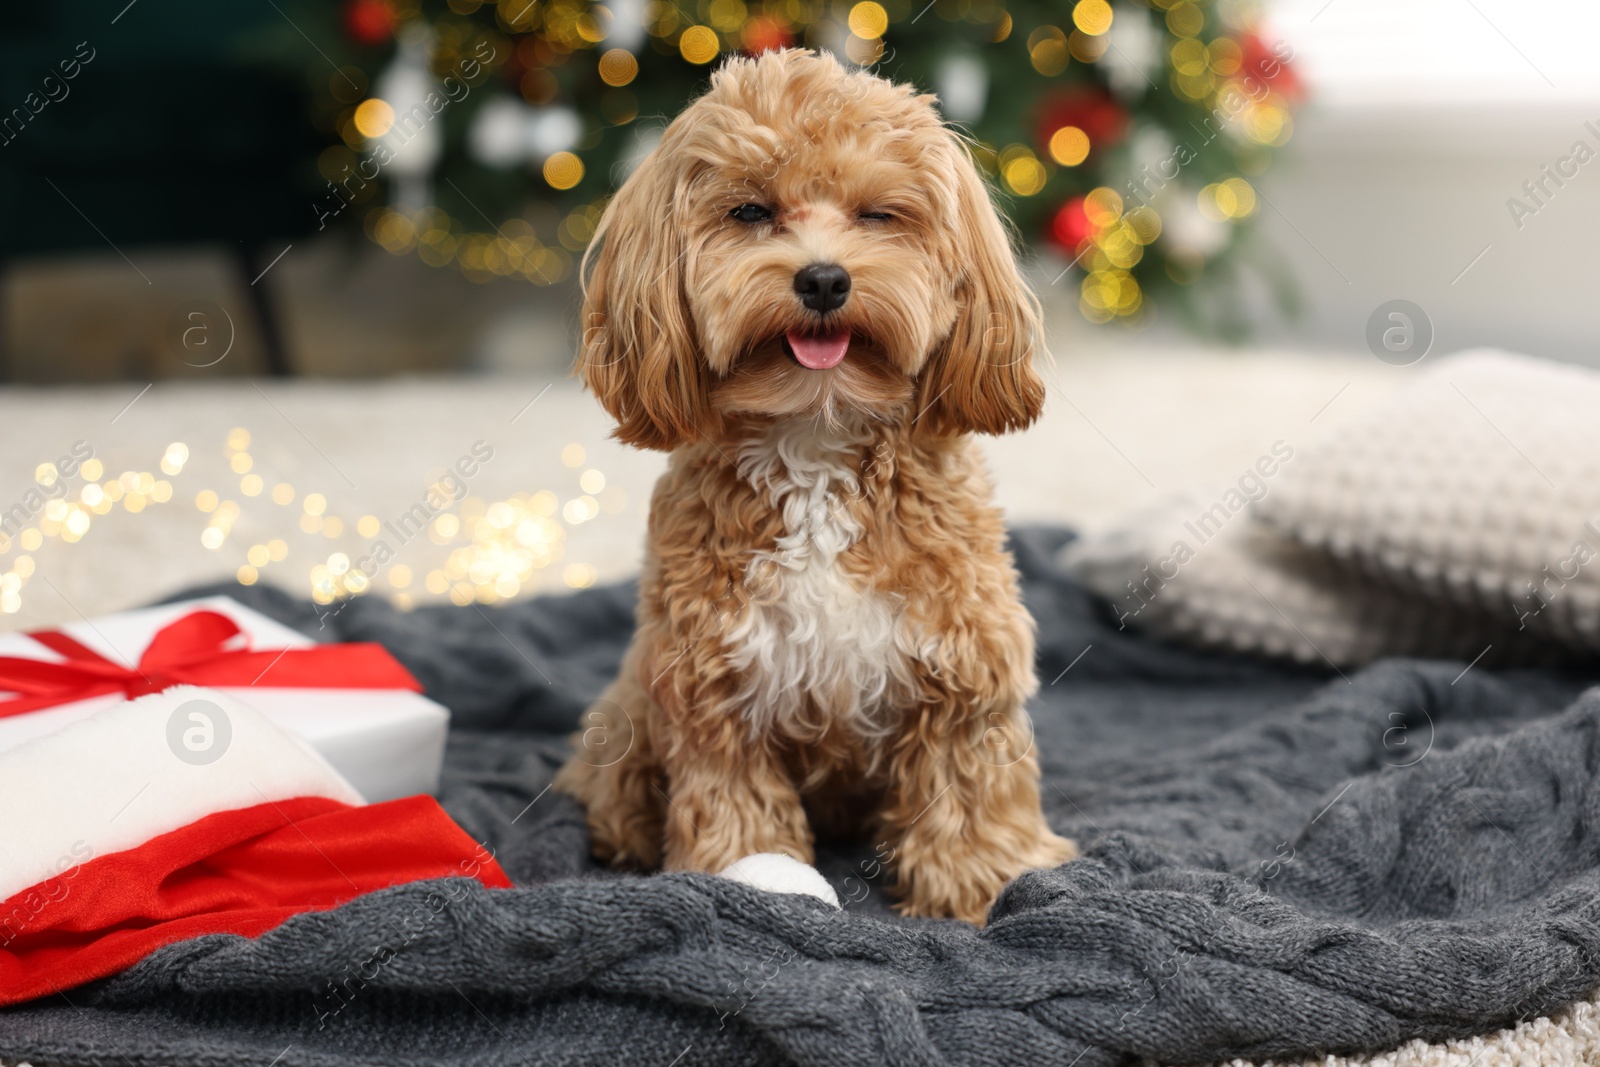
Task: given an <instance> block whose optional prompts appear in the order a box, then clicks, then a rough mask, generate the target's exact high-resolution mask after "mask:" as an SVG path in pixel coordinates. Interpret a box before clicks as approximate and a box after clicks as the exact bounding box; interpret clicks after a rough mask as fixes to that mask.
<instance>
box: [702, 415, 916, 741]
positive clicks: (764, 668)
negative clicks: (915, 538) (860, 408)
mask: <svg viewBox="0 0 1600 1067" xmlns="http://www.w3.org/2000/svg"><path fill="white" fill-rule="evenodd" d="M869 440H870V434H868V433H867V432H866V431H864V430H862V429H859V428H845V429H837V430H835V429H826V428H821V427H819V426H818V425H817V424H816V423H815V422H812V421H810V420H804V421H797V422H794V423H780V424H778V425H776V426H774V427H773V429H772V430H770V431H769V432H768V433H767V434H766V435H765V436H764V437H762V438H760V439H758V440H757V441H754V442H752V443H750V444H747V445H746V446H745V447H744V448H743V449H741V450H740V453H739V471H740V474H741V475H742V476H743V477H744V478H745V479H746V480H747V481H749V482H750V483H751V485H753V486H754V487H755V488H756V490H757V491H758V492H761V493H763V494H765V496H766V497H767V499H768V500H769V501H770V502H771V504H772V506H773V507H774V508H776V509H777V510H778V511H779V512H780V514H781V515H782V516H783V527H784V531H785V532H784V534H783V536H782V537H780V538H779V539H778V543H777V546H776V548H775V549H774V550H772V551H770V552H758V553H756V554H755V556H754V557H753V558H752V559H751V561H750V563H749V565H748V567H747V568H746V571H745V587H746V594H747V597H748V599H747V601H746V602H745V603H743V604H742V606H741V608H740V610H739V613H738V615H737V617H736V618H735V619H734V620H733V623H732V625H731V627H730V629H729V644H730V649H729V658H730V660H731V661H732V663H733V666H734V667H735V668H736V669H738V670H739V671H740V672H741V673H742V674H743V676H744V678H745V682H744V686H743V690H742V692H741V693H740V698H741V703H742V705H743V707H744V708H745V715H746V716H747V717H748V718H749V719H750V720H751V723H752V725H753V726H755V727H757V728H760V729H771V728H777V729H778V730H780V731H782V732H785V733H790V734H793V735H796V736H801V737H805V736H815V735H817V734H819V733H820V732H821V731H822V730H824V729H826V728H827V727H828V726H829V725H830V724H832V725H842V726H846V727H848V728H850V729H853V730H855V731H856V732H858V733H860V734H862V735H866V736H870V735H873V734H877V733H880V732H882V731H883V730H884V729H885V728H886V727H887V725H888V723H887V722H886V721H885V716H884V712H885V710H886V708H885V706H886V703H887V699H886V698H888V697H889V696H890V695H891V694H892V692H893V691H894V689H895V688H897V687H900V686H903V685H904V684H905V683H906V682H907V679H908V676H909V673H910V666H911V661H910V657H909V656H908V654H907V652H908V649H909V647H910V643H909V642H908V640H907V638H906V635H905V634H903V633H902V632H901V624H900V621H899V613H900V605H899V603H898V602H897V601H896V600H895V598H891V597H888V596H885V595H883V594H879V593H876V592H873V591H871V590H869V589H861V588H858V587H857V584H856V583H855V582H853V581H852V580H851V579H850V577H849V576H848V575H847V574H846V573H845V572H844V570H843V569H842V568H841V567H840V565H839V559H840V556H842V555H843V554H844V552H845V550H846V549H848V548H849V547H850V546H851V545H853V544H854V543H855V542H856V541H857V540H859V539H860V537H861V535H862V530H861V526H860V524H859V523H858V522H857V521H856V519H855V517H854V514H853V509H852V503H853V501H854V499H855V497H856V495H857V494H859V493H860V492H861V473H862V460H861V457H862V454H863V446H864V445H865V444H867V442H868V441H869Z"/></svg>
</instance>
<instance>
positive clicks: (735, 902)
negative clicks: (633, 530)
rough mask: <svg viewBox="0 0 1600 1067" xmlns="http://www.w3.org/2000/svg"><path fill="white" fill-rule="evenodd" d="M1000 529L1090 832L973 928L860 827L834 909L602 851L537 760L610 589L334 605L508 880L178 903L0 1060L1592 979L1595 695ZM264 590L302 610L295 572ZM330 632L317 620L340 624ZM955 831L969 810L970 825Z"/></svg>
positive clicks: (1562, 986)
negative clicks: (654, 869) (1140, 631)
mask: <svg viewBox="0 0 1600 1067" xmlns="http://www.w3.org/2000/svg"><path fill="white" fill-rule="evenodd" d="M1065 539H1066V535H1065V534H1062V533H1059V532H1052V531H1037V530H1036V531H1030V532H1024V533H1022V534H1019V535H1018V536H1017V538H1016V546H1017V549H1018V554H1019V564H1020V566H1021V568H1022V571H1023V575H1024V595H1025V597H1026V599H1027V602H1028V605H1029V607H1030V609H1031V610H1032V611H1033V613H1034V614H1035V616H1036V617H1037V619H1038V621H1039V625H1040V673H1041V677H1042V682H1043V689H1042V693H1041V696H1040V697H1039V699H1038V701H1037V702H1036V703H1035V705H1034V708H1033V710H1034V715H1035V721H1036V733H1037V744H1038V748H1039V752H1040V754H1041V763H1042V765H1043V768H1044V775H1045V779H1046V786H1045V789H1044V802H1045V806H1046V811H1047V814H1048V815H1049V817H1050V820H1051V822H1052V824H1053V825H1054V827H1055V828H1056V829H1057V830H1058V831H1060V832H1062V833H1066V834H1070V835H1072V836H1074V837H1076V838H1077V839H1078V840H1079V841H1080V843H1082V845H1083V846H1084V847H1085V856H1084V858H1083V859H1080V860H1078V861H1075V862H1073V863H1070V864H1068V865H1067V866H1065V867H1063V868H1061V869H1058V870H1053V871H1040V872H1031V873H1028V874H1025V875H1023V876H1022V877H1021V878H1019V879H1018V880H1017V881H1016V882H1014V883H1012V885H1011V886H1010V887H1009V888H1008V889H1007V890H1006V891H1005V893H1004V894H1003V895H1002V897H1001V899H1000V900H999V901H998V903H997V904H996V906H995V909H994V912H993V915H992V917H991V922H990V924H989V925H988V926H987V928H985V929H983V930H977V929H975V928H973V927H970V926H966V925H962V924H959V923H954V922H936V921H908V920H899V919H896V918H894V917H893V915H892V914H891V913H890V912H889V911H888V901H887V899H886V898H885V895H884V892H883V890H884V887H883V885H882V878H883V875H882V873H881V871H880V870H879V868H878V867H877V865H876V864H875V862H874V861H873V847H872V842H870V841H867V842H864V843H862V844H861V845H860V846H851V847H842V846H841V847H834V848H830V849H824V850H823V852H822V854H821V855H820V856H819V859H818V866H819V867H820V869H821V870H822V872H823V873H824V874H825V875H826V876H828V877H829V879H830V881H832V882H833V884H834V886H835V888H836V889H838V891H839V895H840V897H841V898H842V899H843V900H844V901H845V902H846V910H844V911H842V912H841V911H836V910H834V909H833V908H831V907H829V906H828V905H825V904H823V903H821V902H819V901H814V900H810V899H808V898H804V897H796V896H789V895H780V894H773V893H765V892H761V891H759V890H756V889H753V888H751V887H749V886H746V885H741V884H738V883H735V882H732V881H729V880H726V879H719V878H712V877H707V876H700V875H688V874H671V875H659V876H650V877H640V876H631V875H618V874H612V873H608V872H604V871H600V870H597V869H595V868H594V866H593V865H592V863H591V862H590V860H589V859H588V855H587V846H586V840H585V832H584V828H583V822H582V818H581V814H580V812H579V811H578V810H577V808H576V806H575V805H574V804H572V803H571V802H570V801H568V800H567V799H565V798H564V797H562V796H560V795H558V794H555V793H553V792H547V791H546V787H547V786H548V784H549V782H550V779H551V777H552V775H553V773H554V770H555V768H556V766H557V765H558V762H559V761H560V759H561V758H562V755H563V752H564V743H563V741H562V740H561V735H562V733H563V732H564V731H566V730H568V729H570V728H571V727H572V726H573V724H574V723H575V722H576V721H577V716H578V714H579V712H580V710H581V708H582V706H583V704H584V701H585V700H586V699H588V698H589V697H591V696H593V695H594V694H595V693H597V692H598V691H599V689H600V687H601V686H602V685H603V684H604V682H605V681H606V680H607V677H608V676H609V674H610V673H611V672H612V671H613V670H614V669H615V667H616V664H617V662H618V660H619V658H620V656H621V652H622V649H623V646H624V642H625V641H626V639H627V636H628V633H629V630H630V626H631V614H632V612H631V607H632V605H631V591H630V590H629V589H626V588H611V589H599V590H590V591H586V592H584V593H580V594H577V595H574V596H570V597H565V598H559V599H558V598H545V599H537V600H531V601H523V602H520V603H516V604H513V605H509V606H506V607H502V608H493V609H485V610H483V611H481V612H480V611H479V610H477V609H475V608H467V609H455V608H428V609H421V610H418V611H416V612H413V613H410V614H402V613H397V612H395V611H393V610H392V609H391V608H389V607H388V606H387V605H385V604H383V603H381V602H379V601H377V600H365V599H364V600H358V601H354V602H351V603H349V604H347V605H346V606H345V607H344V608H343V610H342V611H341V612H340V613H339V614H338V615H337V616H334V617H333V618H331V619H330V620H329V622H330V625H331V627H332V628H333V630H334V631H335V635H336V636H337V637H339V638H341V639H351V640H354V639H361V640H377V641H381V642H383V643H384V644H386V645H388V646H389V647H390V648H391V649H393V650H394V651H395V653H396V654H397V655H398V656H399V657H400V658H401V659H402V660H403V661H404V662H405V663H406V665H407V666H408V667H409V668H411V669H412V670H413V671H414V672H415V673H416V674H417V676H418V677H419V678H421V679H422V680H423V681H424V683H425V684H426V685H427V687H428V690H429V692H430V693H431V695H433V696H435V697H436V698H438V699H440V700H442V701H443V702H445V703H446V704H448V705H450V706H451V707H452V708H453V709H454V712H455V716H456V718H455V723H454V730H453V736H452V740H451V744H450V749H449V752H448V755H447V768H446V776H445V782H446V785H445V788H444V793H443V797H442V801H443V803H444V805H445V806H446V808H447V809H448V810H449V811H450V812H451V814H452V815H454V816H455V817H456V818H457V819H458V820H459V821H460V822H461V823H462V825H463V826H465V827H466V828H467V830H468V831H469V832H471V833H472V834H474V835H475V836H477V837H478V838H480V839H481V840H484V841H486V842H488V844H489V845H490V846H491V847H493V848H494V849H495V851H496V853H497V855H498V856H499V858H500V860H501V862H502V864H503V865H504V866H505V868H506V870H507V872H508V873H509V874H510V875H511V876H512V878H513V879H514V880H516V881H517V883H518V884H519V888H517V889H513V890H504V891H488V890H484V889H482V888H481V887H478V886H475V885H472V884H467V883H464V882H461V881H458V880H445V881H440V882H433V883H425V884H418V885H409V886H402V887H398V888H395V889H392V890H387V891H384V892H381V893H376V894H372V895H370V896H367V897H364V898H361V899H358V900H356V901H354V902H352V903H350V904H348V905H346V906H344V907H341V908H338V909H336V910H333V911H330V912H322V913H317V914H310V915H305V916H301V917H298V918H295V919H293V920H290V921H289V922H288V923H285V924H284V925H283V926H281V927H279V928H278V929H276V930H273V931H271V932H269V933H267V934H265V935H263V936H262V937H260V938H257V939H255V940H247V939H243V938H238V937H231V936H216V937H207V938H199V939H196V940H193V941H188V942H184V943H181V944H178V945H174V946H171V947H169V948H167V949H164V950H162V951H160V952H158V953H156V954H155V955H154V956H152V957H150V958H149V959H147V960H146V961H145V962H143V963H142V964H140V965H139V966H137V967H135V968H133V969H132V970H130V971H128V972H126V973H124V974H122V975H120V976H117V977H115V978H112V979H110V980H108V981H106V982H103V983H100V984H98V985H96V986H94V987H88V988H82V989H77V990H72V991H69V992H68V993H66V994H64V995H61V996H57V997H52V998H46V999H44V1000H41V1001H38V1002H34V1003H31V1004H26V1005H22V1006H19V1007H18V1008H15V1009H12V1010H9V1011H6V1012H3V1013H0V1057H5V1058H9V1059H20V1058H31V1059H32V1061H33V1062H35V1063H72V1064H82V1065H87V1064H107V1065H109V1064H121V1065H137V1067H147V1065H148V1067H156V1065H158V1064H166V1063H183V1064H191V1065H195V1067H208V1065H213V1064H216V1065H224V1064H226V1065H233V1064H239V1065H244V1064H254V1065H260V1064H266V1063H276V1064H279V1065H281V1067H294V1065H298V1064H326V1065H329V1067H332V1065H335V1064H338V1065H341V1067H344V1065H361V1064H373V1065H380V1064H381V1065H385V1067H408V1065H412V1064H417V1065H421V1064H436V1063H473V1064H484V1065H502V1064H503V1065H507V1067H513V1065H531V1064H538V1065H541V1067H542V1065H545V1064H608V1065H609V1064H616V1063H628V1064H635V1063H636V1064H640V1065H657V1067H665V1065H668V1064H673V1065H679V1067H688V1065H692V1064H763V1065H771V1064H781V1063H796V1064H808V1065H817V1067H838V1065H840V1064H896V1065H908V1067H909V1065H912V1064H917V1065H952V1067H955V1065H960V1067H969V1065H986V1064H993V1065H997V1067H998V1065H1008V1067H1009V1065H1013V1064H1017V1063H1060V1064H1076V1065H1078V1067H1095V1065H1108V1064H1118V1063H1125V1062H1129V1061H1133V1060H1137V1059H1138V1058H1140V1057H1148V1058H1150V1059H1152V1060H1157V1061H1161V1062H1168V1063H1198V1062H1205V1061H1211V1060H1217V1059H1226V1058H1230V1057H1234V1056H1242V1057H1251V1058H1261V1057H1267V1056H1274V1057H1279V1058H1291V1057H1301V1056H1308V1055H1312V1054H1317V1055H1321V1054H1325V1053H1329V1052H1342V1053H1353V1052H1360V1051H1375V1050H1382V1049H1393V1048H1395V1047H1396V1046H1398V1045H1400V1044H1401V1043H1402V1042H1406V1041H1410V1040H1412V1039H1425V1040H1438V1039H1446V1038H1462V1037H1467V1036H1469V1035H1473V1034H1481V1033H1485V1032H1487V1031H1490V1030H1493V1029H1495V1028H1496V1027H1500V1026H1506V1025H1510V1024H1511V1023H1512V1022H1514V1021H1515V1020H1517V1019H1520V1018H1529V1017H1533V1016H1536V1015H1542V1014H1546V1013H1549V1012H1550V1011H1553V1010H1556V1009H1559V1008H1561V1007H1562V1006H1564V1005H1566V1004H1569V1003H1571V1002H1573V1001H1575V1000H1578V999H1579V998H1581V997H1582V996H1583V995H1584V994H1585V993H1586V992H1588V991H1589V990H1590V989H1592V988H1593V987H1595V986H1596V985H1597V984H1600V922H1597V920H1600V837H1597V831H1596V827H1600V776H1597V775H1596V762H1597V760H1600V692H1591V693H1586V692H1584V683H1585V679H1583V678H1578V677H1566V676H1561V675H1557V674H1555V673H1550V672H1520V673H1507V674H1495V673H1491V672H1489V671H1486V670H1484V669H1483V668H1482V667H1481V665H1480V666H1479V667H1477V668H1473V669H1471V670H1468V671H1467V672H1466V673H1465V674H1462V668H1463V667H1464V666H1465V663H1463V662H1423V661H1414V660H1406V661H1399V660H1390V661H1384V662H1382V663H1379V664H1377V665H1375V666H1373V667H1370V668H1368V669H1366V670H1363V671H1360V672H1353V673H1352V674H1351V676H1350V678H1349V679H1348V680H1346V679H1343V678H1340V677H1337V676H1332V675H1330V674H1328V673H1326V672H1317V671H1311V670H1306V669H1302V668H1296V667H1276V666H1272V665H1269V664H1264V663H1257V662H1251V661H1245V660H1235V659H1228V658H1225V657H1218V656H1215V655H1208V654H1202V653H1198V652H1194V651H1190V650H1187V649H1183V648H1178V647H1170V646H1164V645H1160V644H1158V643H1156V642H1154V641H1152V640H1151V639H1150V638H1148V637H1144V636H1140V635H1136V634H1134V633H1132V632H1122V631H1119V630H1118V629H1117V626H1116V623H1115V621H1114V620H1113V619H1110V618H1109V617H1108V616H1107V614H1106V612H1105V610H1104V607H1103V605H1100V604H1098V602H1097V601H1095V600H1094V599H1093V598H1092V597H1091V596H1090V595H1089V594H1088V593H1087V592H1086V591H1084V590H1083V589H1082V588H1081V587H1079V586H1078V585H1077V584H1076V583H1075V582H1073V581H1072V580H1071V579H1069V578H1067V577H1066V576H1065V575H1064V574H1063V573H1062V572H1061V571H1059V569H1058V568H1057V567H1056V565H1055V564H1054V562H1053V560H1054V558H1055V555H1056V552H1057V550H1058V549H1059V547H1060V546H1061V544H1062V542H1063V541H1064V540H1065ZM234 592H235V593H236V594H239V595H242V596H243V597H245V598H246V599H248V600H249V601H250V602H251V603H252V605H253V606H255V607H257V608H260V609H262V610H265V611H268V612H269V613H271V614H273V615H275V616H276V617H278V618H281V619H283V620H284V621H286V622H288V623H289V624H291V625H297V626H301V627H302V628H304V629H305V630H306V631H307V632H311V633H315V632H316V629H317V620H316V616H315V615H314V614H313V611H312V609H311V608H310V606H308V605H304V604H301V603H299V602H296V601H293V600H291V599H290V598H288V597H287V596H285V595H283V594H278V593H274V592H273V591H271V590H268V589H263V588H259V587H258V588H254V589H250V590H243V591H240V590H235V591H234ZM324 635H326V632H324ZM981 831H982V828H981V827H978V828H976V829H975V832H981Z"/></svg>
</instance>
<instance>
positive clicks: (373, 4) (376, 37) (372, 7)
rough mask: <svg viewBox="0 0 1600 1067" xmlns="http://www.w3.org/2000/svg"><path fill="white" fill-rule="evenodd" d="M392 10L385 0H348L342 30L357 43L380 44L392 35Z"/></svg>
mask: <svg viewBox="0 0 1600 1067" xmlns="http://www.w3.org/2000/svg"><path fill="white" fill-rule="evenodd" d="M394 21H395V20H394V11H393V9H392V8H390V7H389V5H388V3H387V2H386V0H349V2H348V3H347V4H345V5H344V32H345V33H346V34H348V35H349V37H350V39H351V40H353V41H355V42H356V43H357V44H382V43H383V42H385V41H387V40H388V39H389V38H390V37H392V36H393V35H394Z"/></svg>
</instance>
